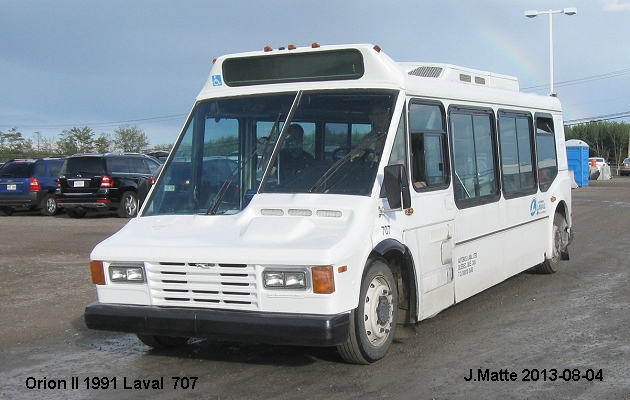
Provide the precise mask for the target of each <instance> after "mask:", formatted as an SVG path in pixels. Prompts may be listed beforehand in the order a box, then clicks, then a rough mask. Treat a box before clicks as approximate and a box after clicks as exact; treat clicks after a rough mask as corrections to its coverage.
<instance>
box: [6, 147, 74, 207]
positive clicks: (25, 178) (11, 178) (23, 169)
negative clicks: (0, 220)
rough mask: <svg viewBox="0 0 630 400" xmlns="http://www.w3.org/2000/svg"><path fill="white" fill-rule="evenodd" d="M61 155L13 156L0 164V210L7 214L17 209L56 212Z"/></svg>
mask: <svg viewBox="0 0 630 400" xmlns="http://www.w3.org/2000/svg"><path fill="white" fill-rule="evenodd" d="M63 163H64V159H63V158H53V157H48V158H40V159H17V160H11V161H9V162H7V163H6V164H4V165H3V166H2V167H0V210H1V211H2V212H4V213H5V214H7V215H11V214H13V212H14V211H15V210H17V209H29V210H41V213H42V215H55V214H57V212H58V208H57V203H56V201H55V190H56V189H57V178H58V177H59V172H60V171H61V168H62V166H63Z"/></svg>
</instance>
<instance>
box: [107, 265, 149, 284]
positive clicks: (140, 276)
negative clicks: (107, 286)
mask: <svg viewBox="0 0 630 400" xmlns="http://www.w3.org/2000/svg"><path fill="white" fill-rule="evenodd" d="M109 279H110V280H111V281H112V282H134V283H143V282H144V268H142V267H140V266H138V267H131V266H110V267H109Z"/></svg>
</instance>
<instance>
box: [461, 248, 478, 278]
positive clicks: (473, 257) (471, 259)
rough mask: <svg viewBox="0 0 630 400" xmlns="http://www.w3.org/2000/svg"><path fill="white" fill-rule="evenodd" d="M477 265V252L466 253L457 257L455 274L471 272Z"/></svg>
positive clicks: (462, 274)
mask: <svg viewBox="0 0 630 400" xmlns="http://www.w3.org/2000/svg"><path fill="white" fill-rule="evenodd" d="M475 265H477V253H476V252H475V253H472V254H468V255H467V256H462V257H459V258H458V259H457V276H464V275H468V274H472V273H473V271H474V269H475Z"/></svg>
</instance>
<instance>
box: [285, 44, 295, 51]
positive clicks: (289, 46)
mask: <svg viewBox="0 0 630 400" xmlns="http://www.w3.org/2000/svg"><path fill="white" fill-rule="evenodd" d="M287 49H289V50H295V49H297V47H295V45H294V44H290V45H288V46H287Z"/></svg>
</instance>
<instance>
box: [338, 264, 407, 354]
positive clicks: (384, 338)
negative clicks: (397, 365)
mask: <svg viewBox="0 0 630 400" xmlns="http://www.w3.org/2000/svg"><path fill="white" fill-rule="evenodd" d="M397 315H398V290H397V288H396V280H395V279H394V275H393V274H392V271H391V269H390V268H389V266H388V265H387V263H386V262H385V261H384V260H383V259H381V258H376V259H373V260H371V261H370V262H369V264H368V266H367V268H366V270H365V272H364V275H363V280H362V281H361V292H360V297H359V306H358V307H357V308H356V309H354V310H352V312H351V314H350V338H349V340H348V342H346V343H344V344H341V345H339V346H337V350H338V351H339V354H340V355H341V357H342V358H343V359H344V360H345V361H346V362H348V363H351V364H371V363H373V362H375V361H378V360H380V359H381V358H383V357H385V355H386V354H387V352H388V350H389V347H390V346H391V344H392V341H393V340H394V335H395V334H396V322H397Z"/></svg>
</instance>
